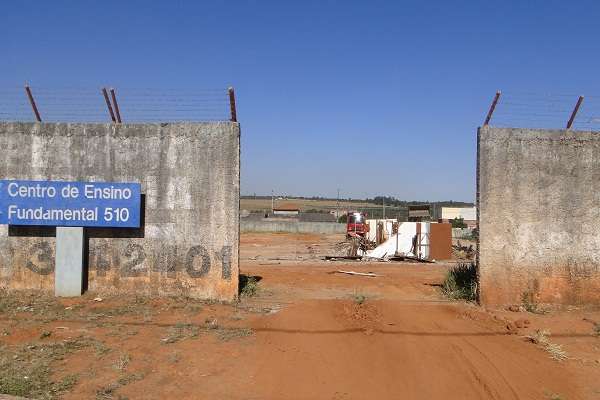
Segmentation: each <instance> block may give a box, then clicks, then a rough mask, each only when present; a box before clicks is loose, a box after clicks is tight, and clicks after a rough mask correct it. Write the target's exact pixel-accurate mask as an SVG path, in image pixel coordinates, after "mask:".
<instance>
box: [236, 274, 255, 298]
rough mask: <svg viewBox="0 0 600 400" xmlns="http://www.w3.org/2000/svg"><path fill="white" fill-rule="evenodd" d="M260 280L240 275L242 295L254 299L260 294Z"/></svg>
mask: <svg viewBox="0 0 600 400" xmlns="http://www.w3.org/2000/svg"><path fill="white" fill-rule="evenodd" d="M258 290H259V288H258V280H257V279H256V277H254V276H247V275H240V295H241V296H242V297H253V296H256V295H257V294H258Z"/></svg>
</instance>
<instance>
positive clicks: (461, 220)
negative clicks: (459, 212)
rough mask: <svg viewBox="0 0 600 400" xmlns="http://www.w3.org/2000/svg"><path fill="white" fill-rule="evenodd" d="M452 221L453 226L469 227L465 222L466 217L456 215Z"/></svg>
mask: <svg viewBox="0 0 600 400" xmlns="http://www.w3.org/2000/svg"><path fill="white" fill-rule="evenodd" d="M450 222H451V223H452V227H453V228H466V227H467V224H465V219H464V218H458V217H456V218H454V219H453V220H452V221H450Z"/></svg>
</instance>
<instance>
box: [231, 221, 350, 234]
mask: <svg viewBox="0 0 600 400" xmlns="http://www.w3.org/2000/svg"><path fill="white" fill-rule="evenodd" d="M240 229H241V231H242V232H292V233H346V224H338V223H336V222H299V221H269V220H259V221H256V220H244V219H242V221H241V223H240Z"/></svg>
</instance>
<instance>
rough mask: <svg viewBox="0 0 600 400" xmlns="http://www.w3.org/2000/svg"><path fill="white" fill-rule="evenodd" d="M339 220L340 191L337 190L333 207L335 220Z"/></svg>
mask: <svg viewBox="0 0 600 400" xmlns="http://www.w3.org/2000/svg"><path fill="white" fill-rule="evenodd" d="M339 218H340V189H338V195H337V203H336V205H335V219H339Z"/></svg>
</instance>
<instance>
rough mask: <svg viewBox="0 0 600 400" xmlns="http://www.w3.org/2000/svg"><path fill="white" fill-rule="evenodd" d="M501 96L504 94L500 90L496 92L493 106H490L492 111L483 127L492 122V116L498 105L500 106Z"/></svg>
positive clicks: (489, 112)
mask: <svg viewBox="0 0 600 400" xmlns="http://www.w3.org/2000/svg"><path fill="white" fill-rule="evenodd" d="M501 94H502V92H501V91H499V90H498V91H497V92H496V95H495V96H494V100H493V101H492V105H491V106H490V110H489V111H488V113H487V116H486V117H485V121H484V122H483V126H486V125H488V124H489V123H490V120H491V119H492V115H493V114H494V110H495V109H496V105H497V104H498V100H499V99H500V95H501Z"/></svg>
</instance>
